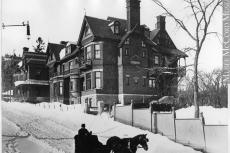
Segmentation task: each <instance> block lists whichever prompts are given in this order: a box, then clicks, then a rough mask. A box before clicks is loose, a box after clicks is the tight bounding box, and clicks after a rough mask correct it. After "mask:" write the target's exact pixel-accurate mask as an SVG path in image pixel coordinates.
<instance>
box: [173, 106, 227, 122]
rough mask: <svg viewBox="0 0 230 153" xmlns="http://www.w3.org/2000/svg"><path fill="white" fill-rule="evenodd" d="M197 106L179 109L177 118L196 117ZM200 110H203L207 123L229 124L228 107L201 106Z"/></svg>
mask: <svg viewBox="0 0 230 153" xmlns="http://www.w3.org/2000/svg"><path fill="white" fill-rule="evenodd" d="M194 111H195V107H194V106H191V107H188V108H183V109H179V110H177V111H176V117H177V118H194ZM200 112H203V115H204V119H205V124H206V125H227V124H228V109H227V108H213V107H211V106H200Z"/></svg>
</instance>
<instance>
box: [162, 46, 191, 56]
mask: <svg viewBox="0 0 230 153" xmlns="http://www.w3.org/2000/svg"><path fill="white" fill-rule="evenodd" d="M160 52H161V53H163V54H169V55H176V56H178V57H181V58H185V57H188V55H187V54H185V53H184V52H182V51H180V50H179V49H173V48H166V47H162V46H161V47H160Z"/></svg>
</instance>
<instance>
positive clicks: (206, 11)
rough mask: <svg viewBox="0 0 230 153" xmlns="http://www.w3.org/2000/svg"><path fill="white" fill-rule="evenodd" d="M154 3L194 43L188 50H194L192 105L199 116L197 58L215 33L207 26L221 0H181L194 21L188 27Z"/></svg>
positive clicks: (163, 6)
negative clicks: (207, 40) (191, 26)
mask: <svg viewBox="0 0 230 153" xmlns="http://www.w3.org/2000/svg"><path fill="white" fill-rule="evenodd" d="M153 2H154V3H155V4H157V5H158V6H159V7H161V8H162V9H163V10H164V11H165V14H166V15H167V16H169V17H170V18H172V19H173V20H174V21H175V22H176V24H177V25H179V27H180V28H181V29H183V30H184V31H185V32H186V33H187V35H188V36H189V37H190V38H191V40H192V41H193V42H194V43H195V47H190V48H189V49H190V50H193V51H195V59H194V78H193V79H194V84H193V86H194V94H193V95H194V97H193V99H194V105H195V117H196V118H198V117H199V104H198V88H199V87H198V59H199V55H200V52H201V50H202V46H203V44H204V42H205V40H206V38H207V36H208V35H210V34H217V32H213V31H209V30H208V29H209V26H210V24H211V20H212V18H213V15H214V13H215V11H216V9H217V8H218V6H221V5H222V0H183V2H184V3H185V4H186V5H187V7H186V8H188V9H190V11H191V12H192V16H191V18H190V19H191V20H193V21H194V22H195V24H194V26H193V28H192V29H191V28H189V26H188V25H186V23H185V22H184V21H183V20H182V19H179V18H178V17H176V16H175V15H174V14H173V13H171V11H170V10H169V9H168V8H166V6H165V5H164V4H163V3H162V2H161V1H159V0H153Z"/></svg>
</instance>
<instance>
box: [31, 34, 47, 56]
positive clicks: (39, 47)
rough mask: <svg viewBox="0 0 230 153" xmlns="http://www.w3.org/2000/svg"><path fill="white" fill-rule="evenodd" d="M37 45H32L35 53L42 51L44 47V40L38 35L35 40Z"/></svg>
mask: <svg viewBox="0 0 230 153" xmlns="http://www.w3.org/2000/svg"><path fill="white" fill-rule="evenodd" d="M36 43H37V46H36V47H35V46H33V47H34V51H35V52H37V53H40V52H42V51H43V50H44V49H45V42H44V41H43V39H42V38H41V37H38V39H37V40H36Z"/></svg>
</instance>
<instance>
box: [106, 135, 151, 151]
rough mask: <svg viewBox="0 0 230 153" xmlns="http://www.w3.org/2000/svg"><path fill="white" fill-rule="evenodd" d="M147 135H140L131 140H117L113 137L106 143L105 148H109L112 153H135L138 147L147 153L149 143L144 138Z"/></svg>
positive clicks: (117, 138)
mask: <svg viewBox="0 0 230 153" xmlns="http://www.w3.org/2000/svg"><path fill="white" fill-rule="evenodd" d="M146 135H147V134H140V135H137V136H135V137H133V138H123V139H121V138H119V137H117V136H113V137H111V138H109V139H108V140H107V142H106V146H107V147H108V148H110V149H111V150H112V151H113V152H114V153H136V151H137V148H138V145H141V147H142V148H143V149H144V150H145V151H147V150H148V144H147V142H148V141H149V140H148V138H146Z"/></svg>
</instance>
